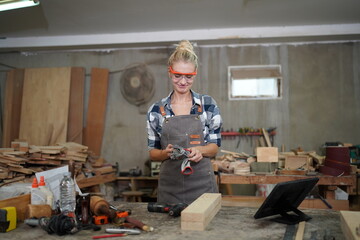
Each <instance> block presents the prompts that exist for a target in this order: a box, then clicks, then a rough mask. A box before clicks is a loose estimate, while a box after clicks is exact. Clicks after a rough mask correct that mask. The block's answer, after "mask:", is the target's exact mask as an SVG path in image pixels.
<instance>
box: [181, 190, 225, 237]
mask: <svg viewBox="0 0 360 240" xmlns="http://www.w3.org/2000/svg"><path fill="white" fill-rule="evenodd" d="M220 208H221V194H220V193H204V194H203V195H201V196H200V197H199V198H197V199H196V200H195V201H194V202H192V203H191V204H190V205H189V206H188V207H187V208H185V209H184V210H183V211H182V212H181V229H182V230H197V231H204V230H205V228H206V226H207V225H208V224H209V223H210V221H211V220H212V219H213V218H214V216H215V215H216V213H217V212H218V211H219V210H220Z"/></svg>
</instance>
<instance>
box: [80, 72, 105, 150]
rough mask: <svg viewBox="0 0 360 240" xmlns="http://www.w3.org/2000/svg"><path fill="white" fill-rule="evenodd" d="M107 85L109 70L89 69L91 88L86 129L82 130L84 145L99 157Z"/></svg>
mask: <svg viewBox="0 0 360 240" xmlns="http://www.w3.org/2000/svg"><path fill="white" fill-rule="evenodd" d="M108 84H109V70H108V69H104V68H92V69H91V86H90V96H89V104H88V111H87V115H86V127H85V130H84V139H83V143H84V145H86V146H88V147H89V150H90V151H92V152H94V153H95V155H97V156H100V155H101V144H102V139H103V134H104V125H105V113H106V102H107V93H108Z"/></svg>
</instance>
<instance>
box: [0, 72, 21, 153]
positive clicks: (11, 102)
mask: <svg viewBox="0 0 360 240" xmlns="http://www.w3.org/2000/svg"><path fill="white" fill-rule="evenodd" d="M5 84H6V85H5V99H4V115H3V116H4V122H3V138H2V146H3V147H10V144H11V141H13V140H14V139H17V138H18V137H19V129H20V116H21V103H22V95H23V86H24V69H14V70H11V71H9V72H8V73H7V79H6V83H5Z"/></svg>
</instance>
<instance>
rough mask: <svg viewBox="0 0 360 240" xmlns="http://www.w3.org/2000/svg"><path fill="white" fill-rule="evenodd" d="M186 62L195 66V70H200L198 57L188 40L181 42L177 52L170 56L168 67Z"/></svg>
mask: <svg viewBox="0 0 360 240" xmlns="http://www.w3.org/2000/svg"><path fill="white" fill-rule="evenodd" d="M178 61H184V62H190V63H193V64H194V65H195V70H197V68H198V57H197V56H196V54H195V52H194V47H193V45H192V44H191V43H190V42H189V41H188V40H181V41H180V42H179V44H178V45H177V46H176V49H175V51H174V52H173V53H172V54H171V55H170V57H169V60H168V66H170V67H171V66H172V65H173V64H174V62H178Z"/></svg>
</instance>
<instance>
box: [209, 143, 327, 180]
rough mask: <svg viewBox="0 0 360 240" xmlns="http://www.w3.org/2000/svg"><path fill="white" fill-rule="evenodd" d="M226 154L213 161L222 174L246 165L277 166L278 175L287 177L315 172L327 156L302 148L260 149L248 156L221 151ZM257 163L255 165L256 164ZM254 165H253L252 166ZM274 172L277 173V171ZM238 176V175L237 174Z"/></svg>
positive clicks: (233, 171)
mask: <svg viewBox="0 0 360 240" xmlns="http://www.w3.org/2000/svg"><path fill="white" fill-rule="evenodd" d="M221 152H222V153H225V154H224V155H222V156H217V157H216V158H215V159H214V160H213V165H214V166H216V167H217V169H218V170H219V171H220V172H225V173H235V170H236V169H237V168H238V166H245V165H244V163H248V164H251V166H253V164H255V163H256V164H257V165H259V164H272V163H274V164H277V165H276V168H278V169H279V171H277V173H278V174H287V175H299V174H300V175H304V174H307V173H308V172H309V171H310V172H315V171H317V170H318V169H319V167H320V166H321V165H323V164H324V159H325V156H320V155H318V154H317V153H316V152H315V151H304V150H302V149H301V148H298V149H294V150H292V151H291V152H278V148H276V147H258V148H257V149H256V155H250V154H246V153H244V152H242V153H237V152H231V151H227V150H221ZM254 162H255V163H254ZM252 163H253V164H252ZM269 169H273V171H276V169H274V168H273V167H272V168H269ZM235 174H236V173H235ZM241 174H242V175H244V174H245V175H246V174H250V172H245V171H244V172H241Z"/></svg>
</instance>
